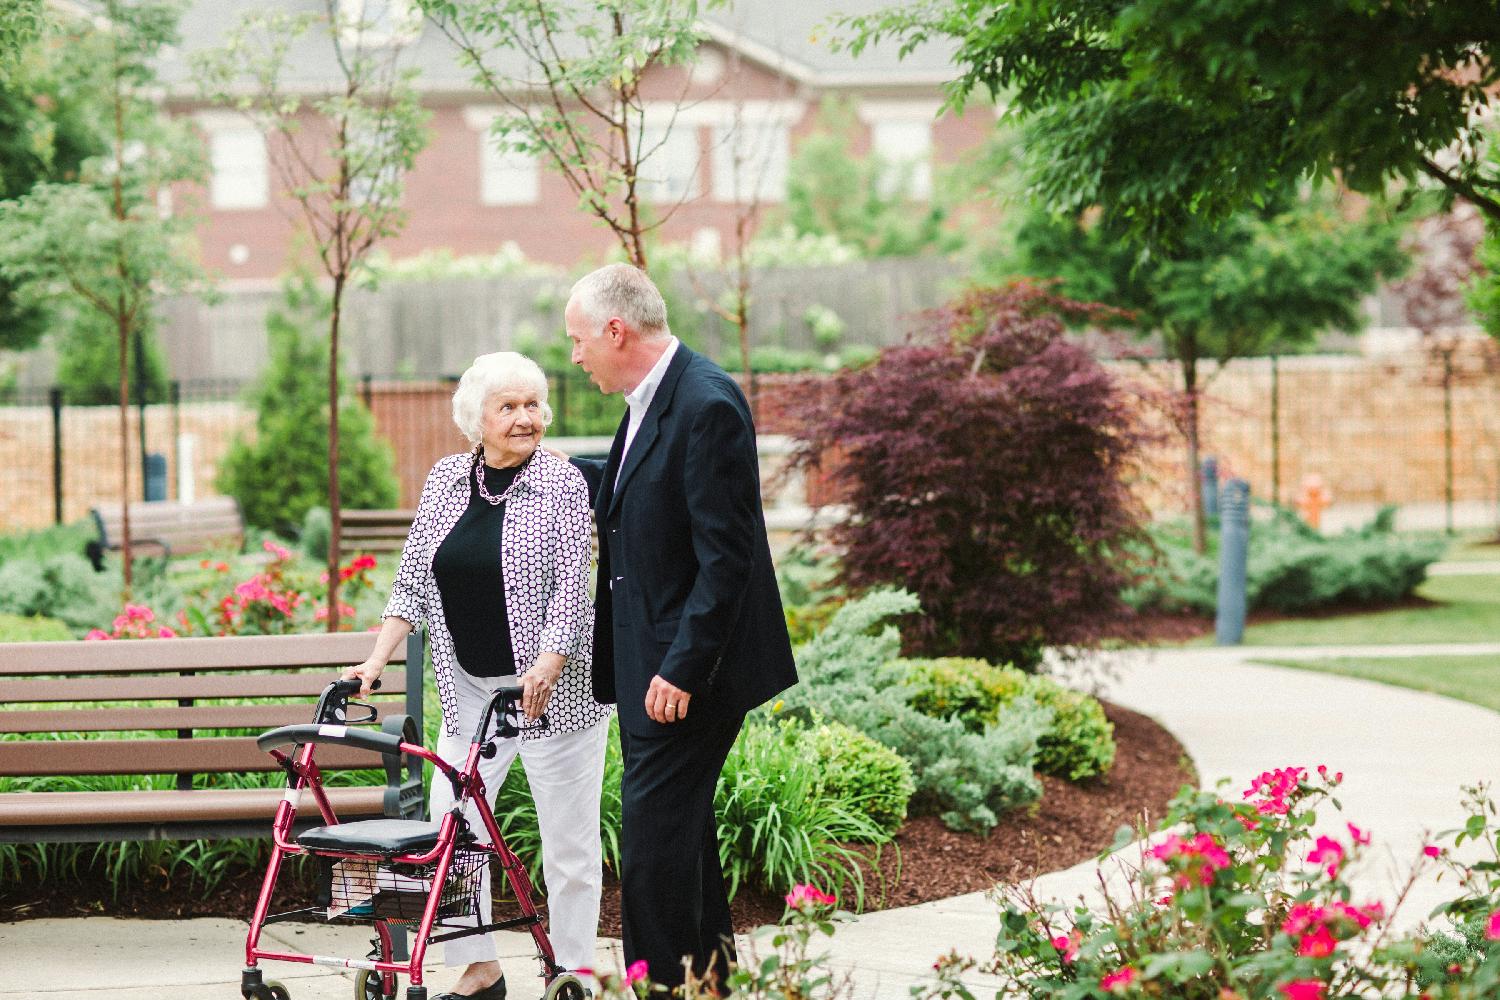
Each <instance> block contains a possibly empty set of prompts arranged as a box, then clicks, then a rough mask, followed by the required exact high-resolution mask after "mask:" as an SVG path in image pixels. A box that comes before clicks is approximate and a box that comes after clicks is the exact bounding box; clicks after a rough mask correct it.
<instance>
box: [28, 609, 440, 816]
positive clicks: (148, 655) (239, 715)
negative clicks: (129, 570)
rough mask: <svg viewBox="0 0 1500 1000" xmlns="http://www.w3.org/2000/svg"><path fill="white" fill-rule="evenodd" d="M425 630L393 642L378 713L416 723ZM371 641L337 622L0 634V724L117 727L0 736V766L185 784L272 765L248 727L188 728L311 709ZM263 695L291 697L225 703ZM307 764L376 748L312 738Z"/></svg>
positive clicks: (363, 760)
mask: <svg viewBox="0 0 1500 1000" xmlns="http://www.w3.org/2000/svg"><path fill="white" fill-rule="evenodd" d="M424 640H425V635H424V634H423V633H421V632H417V633H413V635H412V636H411V638H410V639H409V640H408V641H407V643H406V644H405V645H404V646H403V647H400V648H398V649H397V651H396V654H395V655H394V656H393V657H392V658H391V660H392V667H393V668H396V669H388V670H387V671H386V672H385V674H384V675H383V676H382V678H381V689H380V691H379V692H377V693H376V694H375V696H374V697H373V698H372V699H371V704H373V705H375V706H376V707H377V709H378V710H379V712H380V717H381V718H383V717H384V716H385V715H387V714H406V715H409V716H412V718H413V720H414V721H415V722H416V724H417V727H418V729H417V731H418V732H421V724H422V670H423V659H424V656H423V649H424ZM374 644H375V634H374V633H372V632H345V633H337V634H323V635H286V636H233V637H223V638H206V639H202V638H198V639H145V640H118V641H114V640H112V641H82V642H28V643H11V644H6V645H0V705H4V706H5V709H4V710H3V711H0V735H3V734H37V733H57V734H103V733H116V734H128V735H117V736H114V737H107V738H95V739H57V740H38V739H20V740H6V739H0V776H7V777H39V776H57V775H100V774H176V775H178V786H179V787H182V788H186V787H189V786H190V784H191V777H192V775H193V774H195V773H228V772H241V771H272V770H275V769H276V763H275V761H274V760H272V758H271V757H270V755H269V754H266V753H264V752H262V751H261V750H259V749H258V748H257V747H256V745H255V738H254V736H251V735H246V736H213V735H204V736H198V735H195V734H196V733H199V732H203V731H206V730H223V729H231V730H233V729H247V730H251V731H253V732H255V733H259V732H260V731H263V730H265V729H270V728H273V727H275V726H281V725H288V724H291V723H298V722H310V721H312V714H313V708H314V705H315V702H316V699H317V696H318V694H319V693H321V692H322V690H323V689H324V688H325V687H326V686H327V685H328V683H329V682H330V681H331V680H333V679H334V678H335V677H336V676H337V673H338V671H339V670H340V669H341V668H342V667H345V666H348V665H349V664H352V663H359V662H361V661H363V660H364V659H365V658H366V657H368V656H369V655H370V653H371V651H372V650H373V648H374ZM402 664H404V665H405V667H406V669H404V670H402V669H399V666H400V665H402ZM272 698H275V699H286V698H296V699H298V700H297V701H292V702H288V701H278V702H270V701H263V702H260V703H252V704H242V703H235V704H226V703H224V699H234V700H235V701H236V702H239V701H241V700H246V699H272ZM398 699H399V700H398ZM203 702H209V704H204V703H203ZM122 703H126V704H122ZM129 703H134V704H129ZM375 724H377V725H378V720H377V722H376V723H375ZM140 731H145V732H146V733H148V734H149V735H145V736H142V735H140V734H139V733H140ZM318 764H319V766H320V767H322V768H325V769H338V768H350V767H360V768H368V767H372V766H376V765H377V764H378V760H372V758H371V756H370V754H368V753H363V752H360V751H354V750H348V749H346V748H342V747H332V746H331V747H326V748H320V750H319V752H318Z"/></svg>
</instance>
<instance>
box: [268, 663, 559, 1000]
mask: <svg viewBox="0 0 1500 1000" xmlns="http://www.w3.org/2000/svg"><path fill="white" fill-rule="evenodd" d="M376 686H377V687H378V686H379V682H376ZM359 689H360V682H359V681H358V680H353V679H351V680H341V681H335V682H334V683H332V684H330V685H329V686H328V687H327V688H326V689H325V690H324V691H323V694H322V697H320V698H319V699H318V708H317V714H316V716H315V721H314V722H312V723H311V724H304V725H295V726H282V727H281V728H279V729H272V730H270V731H269V732H267V733H264V734H262V735H261V736H260V738H259V740H258V741H257V742H258V744H259V746H260V748H261V749H262V750H266V751H269V752H270V754H271V756H273V757H275V758H276V761H277V763H279V764H280V765H281V766H282V768H284V769H285V770H286V772H287V792H286V795H285V797H284V798H283V799H282V801H281V803H280V805H278V806H277V808H276V819H275V821H274V823H273V826H272V830H271V836H272V839H273V840H274V846H273V847H272V849H271V860H270V863H269V865H268V866H267V868H266V877H265V881H264V883H263V884H262V885H261V890H260V898H259V899H258V900H257V901H256V904H255V914H254V916H252V917H251V918H250V933H249V935H248V937H247V938H246V940H245V970H244V972H243V973H242V975H241V977H240V993H241V994H242V995H243V996H244V997H245V1000H290V997H291V993H290V992H289V991H288V990H287V988H286V987H285V986H283V985H282V984H281V983H277V982H272V981H268V980H265V979H263V978H262V975H261V969H260V963H261V962H268V961H269V962H302V963H307V964H313V965H328V966H334V967H336V968H345V969H358V970H359V975H358V977H357V978H356V979H355V982H354V996H355V1000H396V994H397V989H398V988H399V986H398V980H397V978H396V977H397V975H398V974H399V975H405V976H406V977H407V979H408V985H407V988H406V1000H427V988H426V987H425V986H423V985H422V959H423V957H424V956H425V955H426V954H427V946H428V945H430V944H435V943H438V942H441V941H451V940H453V939H454V938H460V937H467V936H469V935H472V934H488V933H490V932H491V931H497V930H506V929H511V928H522V927H524V928H526V929H528V930H529V931H530V932H531V936H532V938H533V939H534V940H535V941H536V950H537V957H538V959H539V960H540V962H541V965H542V971H541V976H542V979H543V980H544V982H545V984H546V988H545V992H544V994H543V995H544V997H545V1000H584V997H585V990H584V986H583V983H582V982H581V981H580V980H579V979H578V977H577V976H575V975H573V974H571V973H569V972H568V971H567V970H565V969H562V968H559V967H558V965H557V963H556V961H555V960H554V957H553V953H552V944H551V942H550V941H548V939H547V932H546V930H545V929H544V928H543V927H542V917H541V914H540V913H539V912H538V910H537V907H536V904H535V902H534V900H533V896H534V895H535V890H534V889H533V888H532V885H531V879H530V878H529V877H528V876H527V874H526V867H525V866H524V865H523V864H521V862H520V860H519V859H518V858H517V857H516V855H515V854H514V853H512V852H511V850H510V848H509V847H507V846H506V845H505V841H504V839H503V838H502V837H501V836H500V828H499V825H498V824H496V822H495V816H494V813H493V812H492V811H491V810H490V805H489V796H488V795H487V794H486V789H485V787H484V780H483V779H482V778H481V777H480V776H479V760H480V758H491V757H493V756H494V755H495V752H496V748H495V744H494V743H493V742H491V741H492V740H493V739H495V738H501V739H506V738H510V737H513V736H516V735H517V734H518V733H519V732H520V730H521V727H522V725H523V724H524V723H523V720H522V716H521V714H520V711H519V709H518V708H517V703H518V701H519V700H520V697H521V684H520V682H519V681H516V680H514V679H512V680H511V681H510V682H509V683H504V684H502V685H501V687H500V688H499V689H498V690H497V691H496V692H495V694H494V696H493V697H492V698H491V699H490V702H489V705H488V706H486V708H485V711H484V715H483V716H482V717H481V719H480V723H479V728H478V730H477V731H476V732H475V733H474V738H473V740H472V742H471V743H470V745H469V755H468V759H467V760H466V761H465V762H464V766H463V767H462V769H459V768H454V767H453V766H452V765H450V764H448V763H447V762H445V761H443V760H442V759H440V758H439V757H438V755H437V754H435V753H433V752H431V751H429V750H427V749H425V748H423V747H422V746H421V745H420V744H418V743H417V740H418V736H417V734H416V726H415V725H414V724H412V723H411V721H410V720H409V719H406V718H405V717H392V718H389V719H387V721H386V724H385V725H384V727H383V729H382V731H375V730H373V729H359V728H355V727H356V726H358V725H360V724H362V723H367V722H372V721H374V719H375V709H374V708H373V707H372V706H369V705H365V704H363V703H360V702H353V703H351V702H350V701H349V697H350V695H353V694H357V693H358V692H359ZM350 707H354V708H362V709H366V710H368V712H369V714H368V715H367V716H365V717H364V718H361V719H352V720H351V719H349V718H347V713H348V709H349V708H350ZM492 721H493V722H494V723H495V731H494V732H493V733H491V732H490V725H491V722H492ZM546 724H547V723H546V716H543V717H542V718H541V719H540V720H538V722H537V723H536V725H538V726H545V725H546ZM322 743H332V744H339V745H342V746H349V747H357V748H360V749H364V750H372V751H374V752H376V753H379V754H384V755H386V757H387V761H388V763H387V767H394V766H397V764H398V762H400V761H401V760H403V758H406V759H409V760H410V761H411V763H412V766H413V767H415V766H417V765H416V760H415V759H417V758H420V760H426V761H430V762H431V763H432V765H433V767H435V768H436V769H437V773H436V774H434V776H433V780H434V781H445V780H446V781H450V782H452V783H453V798H454V803H453V807H452V808H451V809H450V810H449V811H448V812H447V813H445V814H444V815H443V816H441V817H438V818H437V820H436V821H435V822H423V821H422V820H415V819H367V820H358V821H355V822H350V823H340V822H339V821H338V817H337V816H335V815H334V813H333V809H332V808H331V807H330V805H329V802H328V796H327V795H326V794H325V793H324V790H323V782H322V777H321V775H320V773H319V771H318V765H317V761H316V760H315V753H316V750H317V747H318V745H319V744H322ZM304 792H306V793H310V794H311V795H312V798H313V801H314V802H315V803H316V804H317V807H318V811H319V813H321V814H322V820H323V825H321V826H315V827H313V828H311V829H309V830H305V831H304V832H302V833H301V834H297V835H295V836H294V835H293V824H294V822H295V821H296V818H297V808H298V805H299V804H300V802H301V800H302V798H303V793H304ZM470 802H473V803H474V805H475V807H476V809H477V811H478V814H479V817H480V820H481V823H482V827H483V829H481V830H474V829H471V827H470V825H469V824H468V823H467V822H466V821H465V819H464V811H465V807H466V806H467V805H468V803H470ZM292 855H307V856H311V857H314V858H317V859H318V861H319V863H320V866H321V867H320V872H319V882H318V885H319V891H320V897H319V900H318V905H317V906H312V907H305V908H302V909H297V910H289V911H287V912H284V913H274V914H273V913H271V912H270V909H271V898H272V895H273V893H274V891H275V889H276V878H277V875H278V874H279V873H280V871H281V866H282V862H283V861H284V860H285V859H286V858H287V857H289V856H292ZM491 858H499V859H500V867H501V868H502V869H503V870H504V872H505V876H506V879H507V880H508V882H509V884H510V888H511V891H512V893H513V894H514V895H515V900H516V904H517V906H518V907H519V909H520V914H519V915H518V916H515V917H513V918H511V919H508V920H500V921H496V922H493V923H491V922H487V921H489V920H491V915H490V914H488V913H479V909H480V885H481V882H480V879H481V875H482V873H483V872H484V870H485V868H486V866H488V865H489V863H490V859H491ZM476 914H477V916H476ZM459 917H469V918H470V919H471V921H472V922H470V923H455V922H454V921H455V918H459ZM308 918H312V919H317V920H323V921H326V922H329V923H335V922H336V923H357V924H369V925H372V926H373V927H374V931H375V937H374V938H372V939H371V942H370V945H371V947H370V952H369V954H368V955H367V956H366V957H364V958H337V957H329V956H326V955H303V954H298V953H295V952H284V951H272V950H268V949H266V948H262V947H261V945H260V936H261V929H262V928H263V927H265V926H266V925H267V924H270V923H276V922H278V921H283V920H292V919H302V920H306V919H308ZM393 926H395V927H398V928H400V927H411V926H415V930H416V933H415V935H414V936H413V940H412V945H411V957H410V959H409V960H407V961H398V960H397V959H396V955H395V952H396V947H395V944H396V941H395V939H396V934H395V933H393V931H392V927H393Z"/></svg>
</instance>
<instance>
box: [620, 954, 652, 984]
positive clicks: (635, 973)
mask: <svg viewBox="0 0 1500 1000" xmlns="http://www.w3.org/2000/svg"><path fill="white" fill-rule="evenodd" d="M646 975H647V965H646V960H645V959H644V958H641V959H637V960H636V961H634V962H631V963H630V966H629V968H627V969H626V970H625V985H626V986H632V985H634V984H635V983H639V982H641V981H643V980H644V979H645V978H646Z"/></svg>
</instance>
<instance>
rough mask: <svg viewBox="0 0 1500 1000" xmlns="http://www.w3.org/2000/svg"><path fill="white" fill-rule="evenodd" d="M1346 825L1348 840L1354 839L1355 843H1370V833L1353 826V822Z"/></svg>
mask: <svg viewBox="0 0 1500 1000" xmlns="http://www.w3.org/2000/svg"><path fill="white" fill-rule="evenodd" d="M1348 827H1349V839H1350V840H1352V841H1354V842H1355V843H1356V844H1361V845H1368V844H1369V843H1370V834H1369V832H1368V831H1366V830H1361V829H1360V828H1359V827H1357V826H1355V825H1354V824H1353V823H1350V824H1348Z"/></svg>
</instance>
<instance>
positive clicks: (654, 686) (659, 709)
mask: <svg viewBox="0 0 1500 1000" xmlns="http://www.w3.org/2000/svg"><path fill="white" fill-rule="evenodd" d="M692 700H693V696H692V695H690V694H688V693H687V692H686V691H684V690H683V689H682V688H680V687H673V686H672V685H671V684H668V683H667V682H666V681H664V680H662V677H661V674H657V675H656V676H655V677H653V678H651V686H650V687H649V688H647V689H646V715H647V716H648V717H649V718H650V719H651V720H652V721H653V722H678V721H680V720H682V719H686V718H687V713H688V702H690V701H692Z"/></svg>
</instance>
